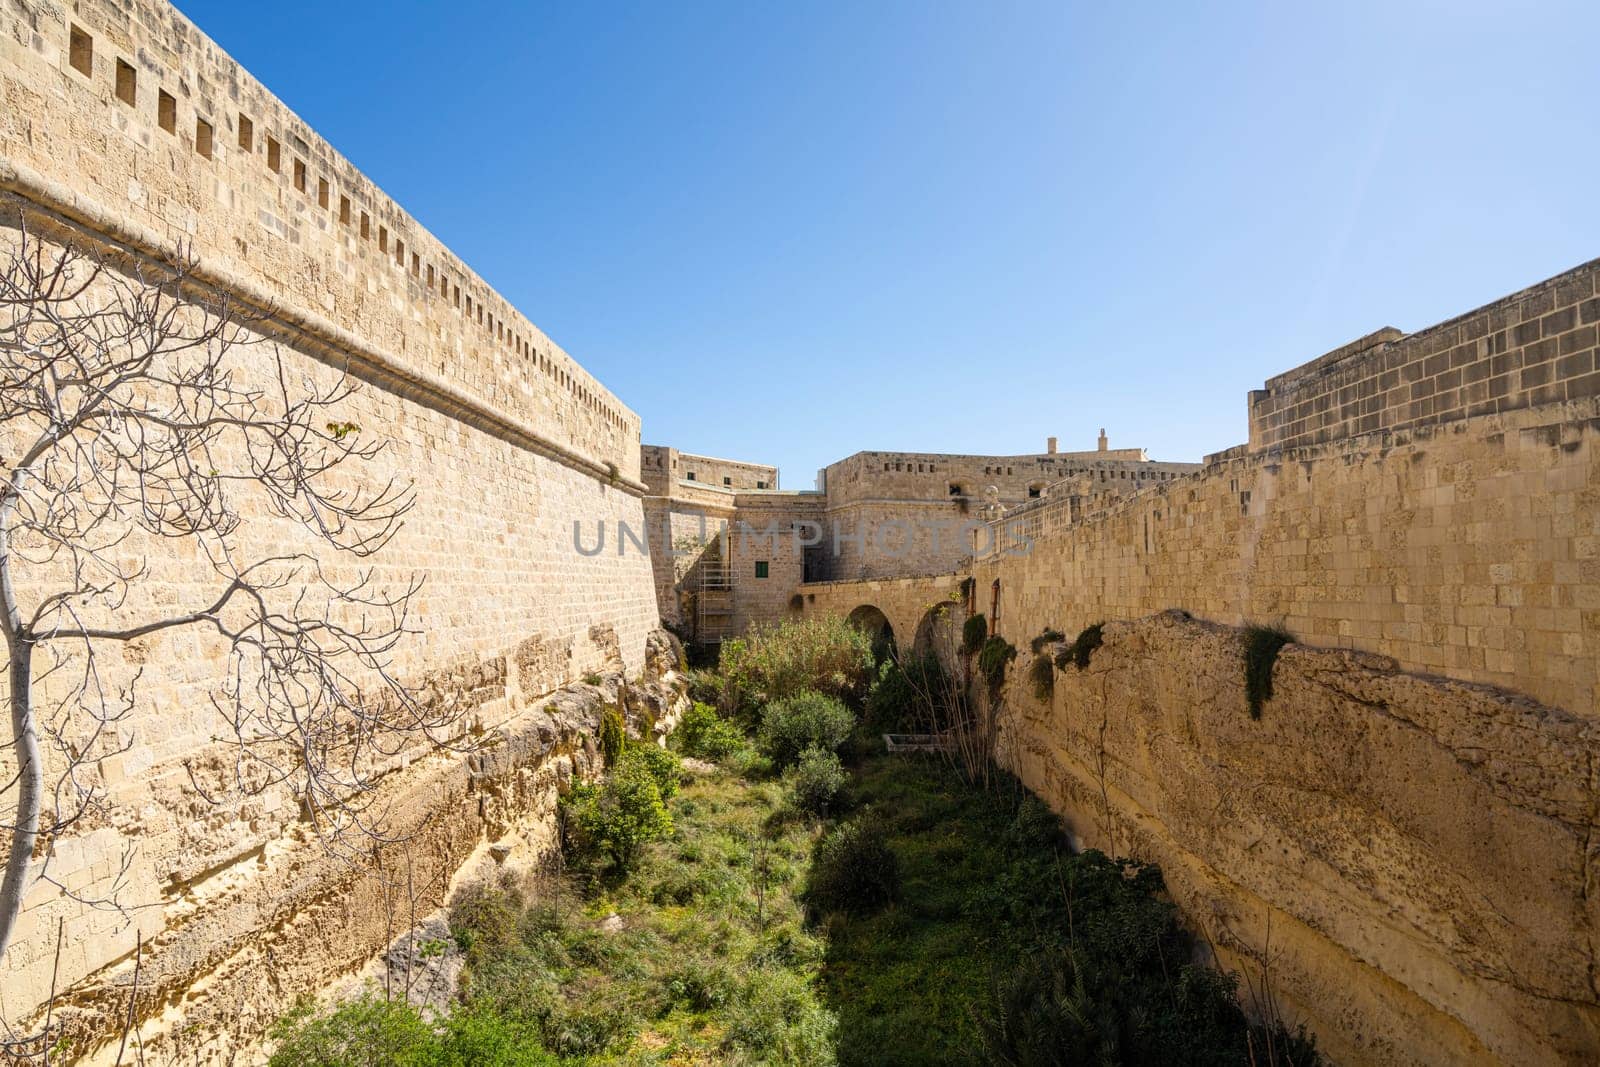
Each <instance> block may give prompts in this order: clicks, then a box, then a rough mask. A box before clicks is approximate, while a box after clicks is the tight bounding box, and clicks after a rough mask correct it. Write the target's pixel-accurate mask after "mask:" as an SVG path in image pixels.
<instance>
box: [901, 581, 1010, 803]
mask: <svg viewBox="0 0 1600 1067" xmlns="http://www.w3.org/2000/svg"><path fill="white" fill-rule="evenodd" d="M961 605H962V601H961V600H959V599H952V600H949V601H944V602H941V603H939V604H937V605H934V606H933V607H932V608H930V624H929V626H928V630H927V635H926V636H927V647H926V648H925V649H924V656H923V658H921V659H918V658H916V657H913V658H911V659H909V660H907V661H906V662H905V663H903V664H902V669H904V670H905V677H906V682H907V684H908V685H909V686H910V689H911V692H912V695H913V715H914V717H915V721H916V722H917V724H918V728H919V729H920V730H921V731H922V732H924V733H926V734H929V735H931V736H932V737H933V738H935V739H936V743H937V744H938V746H939V751H940V752H941V753H943V755H944V758H945V759H946V761H948V762H949V763H950V765H951V766H952V767H953V768H954V769H955V770H956V771H957V772H958V773H959V774H960V775H961V776H962V777H963V778H965V779H966V780H967V781H968V782H970V783H971V784H973V785H975V786H978V787H979V788H983V789H987V788H989V786H990V784H991V782H992V781H993V779H994V772H995V745H996V740H997V738H998V736H999V725H1000V720H1001V718H1002V713H1003V710H1004V706H1005V705H1004V699H1003V696H1002V695H1001V694H1000V693H999V692H998V691H996V690H991V689H989V688H988V687H986V686H982V685H974V684H973V671H972V660H973V655H974V654H975V650H969V649H967V648H965V647H964V646H963V644H962V634H961V627H960V625H959V623H958V621H957V620H958V619H959V617H960V615H959V609H960V608H961Z"/></svg>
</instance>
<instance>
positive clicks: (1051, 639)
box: [1028, 626, 1067, 656]
mask: <svg viewBox="0 0 1600 1067" xmlns="http://www.w3.org/2000/svg"><path fill="white" fill-rule="evenodd" d="M1066 639H1067V635H1066V634H1064V633H1062V632H1061V631H1060V630H1057V629H1055V628H1054V627H1050V626H1046V627H1045V628H1044V629H1043V630H1040V631H1039V636H1038V637H1035V638H1034V639H1033V640H1032V641H1030V642H1028V649H1029V651H1031V652H1032V653H1033V654H1034V655H1036V656H1037V655H1038V654H1039V653H1041V652H1043V651H1044V646H1045V645H1053V644H1055V643H1056V642H1058V641H1065V640H1066Z"/></svg>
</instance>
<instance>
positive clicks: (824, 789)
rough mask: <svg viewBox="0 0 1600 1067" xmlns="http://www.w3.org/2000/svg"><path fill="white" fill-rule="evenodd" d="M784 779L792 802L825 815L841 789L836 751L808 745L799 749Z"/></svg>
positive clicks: (842, 782) (842, 778)
mask: <svg viewBox="0 0 1600 1067" xmlns="http://www.w3.org/2000/svg"><path fill="white" fill-rule="evenodd" d="M784 778H785V781H787V782H788V784H789V795H790V797H791V799H792V800H793V802H794V806H795V807H796V808H797V809H798V810H800V811H803V812H805V813H807V814H809V815H826V814H827V813H828V809H829V808H831V807H833V806H834V805H835V804H836V803H837V802H838V800H839V797H840V794H842V793H843V792H844V786H845V781H846V775H845V771H844V764H843V763H841V762H840V761H839V756H838V754H837V753H834V752H830V751H828V750H827V749H825V748H815V747H813V748H808V749H806V750H805V751H804V752H802V753H800V761H799V762H798V763H796V764H795V765H794V767H793V768H792V769H791V770H790V771H789V773H788V774H787V775H785V776H784Z"/></svg>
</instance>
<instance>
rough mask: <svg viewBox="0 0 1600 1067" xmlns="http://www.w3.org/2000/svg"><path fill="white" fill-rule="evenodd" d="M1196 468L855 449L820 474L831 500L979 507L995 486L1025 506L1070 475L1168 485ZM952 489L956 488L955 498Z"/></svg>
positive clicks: (1135, 459) (1141, 459)
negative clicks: (963, 502) (962, 501)
mask: <svg viewBox="0 0 1600 1067" xmlns="http://www.w3.org/2000/svg"><path fill="white" fill-rule="evenodd" d="M1197 469H1199V464H1197V463H1158V462H1153V461H1151V460H1148V459H1146V458H1145V454H1144V450H1143V449H1141V448H1122V449H1110V450H1107V451H1105V452H1051V453H1041V454H1038V455H1024V456H964V455H944V454H939V453H929V452H857V453H856V454H855V455H853V456H849V457H846V458H845V459H842V460H840V461H839V462H837V463H834V464H831V465H829V466H828V467H826V468H824V469H823V472H822V481H823V488H824V490H825V491H826V492H827V494H828V503H829V504H830V505H832V506H835V507H837V506H842V505H844V504H850V503H861V502H872V501H880V500H884V499H891V500H942V501H945V502H947V503H948V502H949V501H950V500H951V499H953V498H956V497H960V496H965V497H967V498H968V500H969V501H970V502H971V504H972V505H973V506H974V507H976V506H977V505H979V504H982V503H983V499H984V489H985V488H986V487H988V486H991V485H992V486H994V487H995V488H997V489H998V490H999V491H1000V502H1001V503H1002V504H1006V505H1015V504H1020V503H1022V502H1023V501H1026V500H1028V499H1029V491H1030V490H1037V491H1040V492H1043V491H1044V490H1045V489H1046V488H1047V487H1048V486H1049V485H1051V484H1052V483H1054V482H1058V481H1060V480H1062V479H1065V478H1070V477H1075V476H1081V475H1087V476H1089V477H1091V478H1093V479H1095V480H1096V481H1099V482H1102V483H1103V482H1108V481H1114V482H1121V483H1124V484H1127V483H1133V484H1148V483H1150V482H1161V481H1170V480H1171V479H1173V478H1176V477H1180V476H1182V475H1183V474H1187V473H1189V472H1191V471H1194V470H1197ZM951 486H955V487H956V488H957V489H959V490H960V491H959V492H956V493H952V492H951Z"/></svg>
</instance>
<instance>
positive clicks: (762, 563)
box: [756, 559, 767, 578]
mask: <svg viewBox="0 0 1600 1067" xmlns="http://www.w3.org/2000/svg"><path fill="white" fill-rule="evenodd" d="M766 576H767V561H766V560H764V559H758V560H756V577H757V578H765V577H766Z"/></svg>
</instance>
